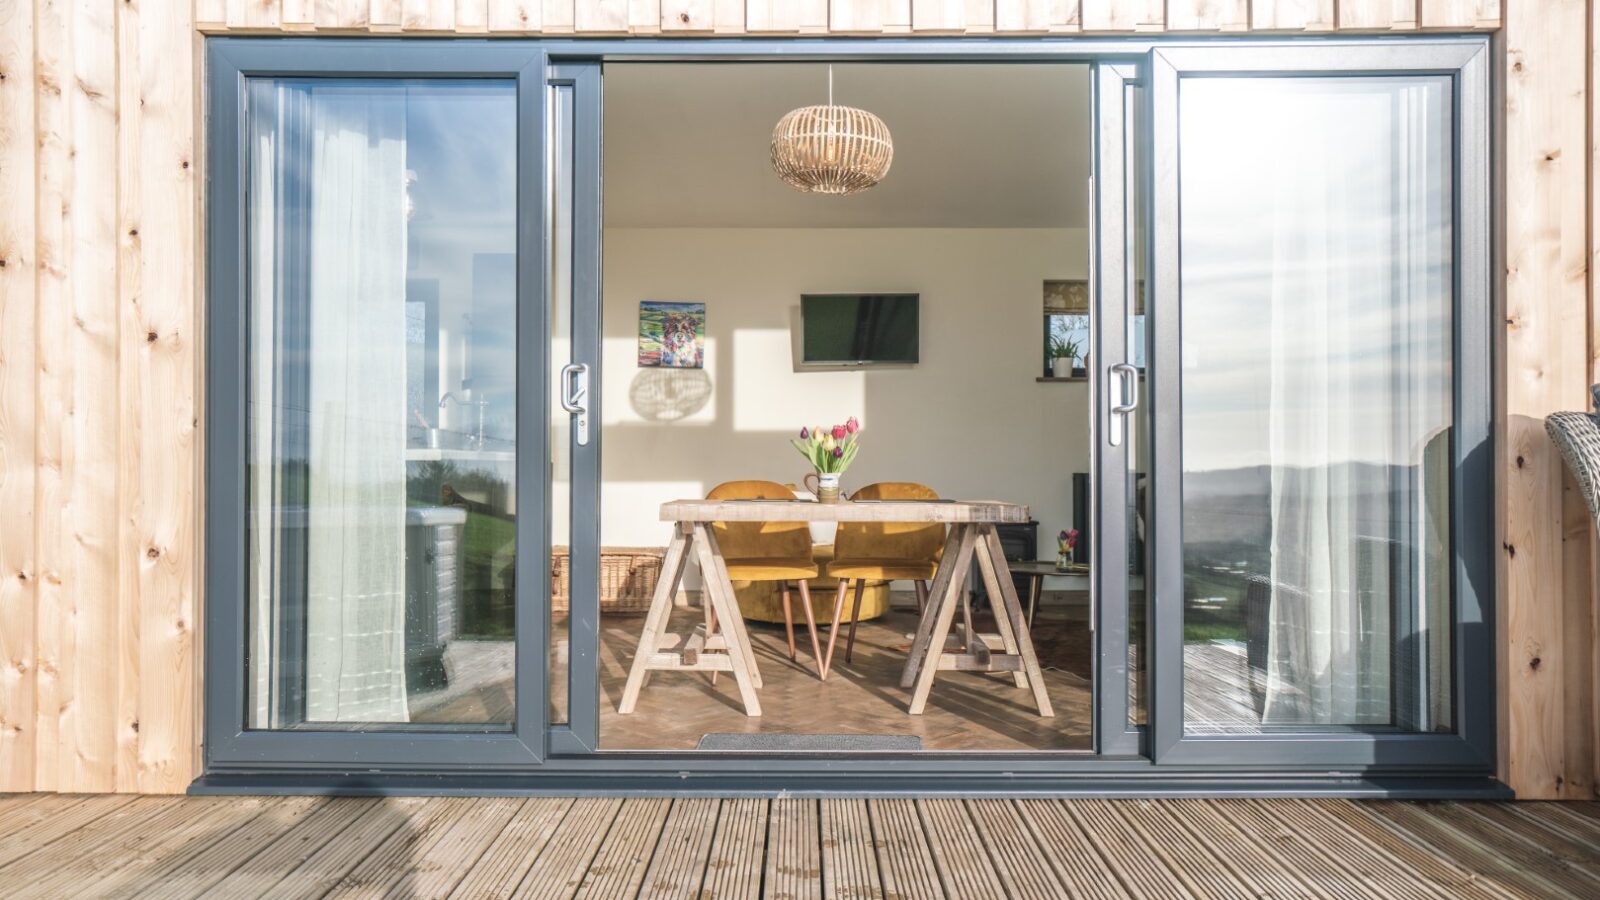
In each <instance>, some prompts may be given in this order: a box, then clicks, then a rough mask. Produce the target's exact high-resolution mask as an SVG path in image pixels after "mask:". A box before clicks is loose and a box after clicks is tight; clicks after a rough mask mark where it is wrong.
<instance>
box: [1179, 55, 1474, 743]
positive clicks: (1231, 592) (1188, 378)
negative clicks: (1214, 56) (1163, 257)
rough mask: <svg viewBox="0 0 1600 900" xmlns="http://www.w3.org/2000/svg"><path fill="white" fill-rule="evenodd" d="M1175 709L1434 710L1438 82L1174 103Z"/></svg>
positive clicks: (1444, 494) (1444, 594) (1441, 675)
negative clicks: (1179, 685)
mask: <svg viewBox="0 0 1600 900" xmlns="http://www.w3.org/2000/svg"><path fill="white" fill-rule="evenodd" d="M1179 140H1180V143H1179V146H1180V153H1181V161H1180V172H1179V179H1180V190H1181V195H1180V203H1181V209H1182V217H1183V218H1182V222H1181V288H1182V345H1181V354H1182V372H1181V378H1182V386H1183V394H1182V397H1183V402H1182V419H1183V423H1182V440H1183V460H1184V463H1183V468H1184V480H1183V508H1184V513H1183V535H1184V568H1185V581H1184V597H1185V615H1184V644H1185V659H1184V665H1185V673H1184V675H1185V680H1184V684H1185V693H1184V697H1185V722H1186V727H1187V729H1188V730H1189V731H1190V732H1219V731H1220V732H1238V731H1257V730H1262V729H1263V728H1266V729H1273V728H1284V729H1288V730H1307V729H1315V728H1326V727H1357V728H1362V729H1400V730H1421V731H1432V730H1448V729H1449V728H1450V727H1451V720H1450V678H1449V668H1448V667H1449V662H1450V652H1451V650H1450V635H1449V630H1448V621H1449V606H1450V571H1449V560H1450V546H1449V538H1448V534H1449V529H1448V519H1449V511H1450V485H1449V477H1448V476H1449V471H1450V457H1451V453H1450V426H1451V417H1452V411H1451V383H1452V374H1451V351H1450V339H1451V262H1452V261H1451V183H1452V181H1451V155H1450V152H1451V151H1450V147H1451V135H1450V91H1449V81H1448V79H1445V78H1261V79H1240V78H1210V79H1191V80H1188V81H1186V82H1185V83H1184V84H1183V86H1182V95H1181V122H1180V138H1179Z"/></svg>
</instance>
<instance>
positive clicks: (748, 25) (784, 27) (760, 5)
mask: <svg viewBox="0 0 1600 900" xmlns="http://www.w3.org/2000/svg"><path fill="white" fill-rule="evenodd" d="M860 5H865V6H872V5H881V4H873V3H872V2H871V0H864V2H863V3H862V4H860ZM828 7H829V3H828V0H748V2H747V3H746V4H745V25H744V27H745V30H747V31H749V32H750V33H751V34H757V33H776V34H783V33H788V34H793V33H797V32H799V33H817V32H822V31H827V30H828V28H829V24H830V19H829V10H828ZM853 15H856V16H858V17H864V16H870V15H871V13H867V12H856V13H853Z"/></svg>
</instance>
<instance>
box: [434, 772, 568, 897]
mask: <svg viewBox="0 0 1600 900" xmlns="http://www.w3.org/2000/svg"><path fill="white" fill-rule="evenodd" d="M576 802H577V801H575V800H573V799H572V798H570V797H535V798H533V799H530V800H528V801H527V802H526V803H524V804H523V805H522V806H521V807H520V808H519V809H518V810H517V812H516V814H515V815H513V816H512V817H511V819H510V821H508V822H507V823H506V826H505V828H504V829H503V830H502V831H501V832H500V833H499V834H498V835H497V836H496V837H495V839H494V841H493V842H491V843H490V844H489V847H488V849H486V850H484V851H483V855H482V856H481V857H479V858H478V861H477V863H475V864H474V865H473V867H472V869H471V870H470V871H468V872H467V874H466V876H465V877H463V878H462V879H461V882H460V883H459V884H457V885H456V887H455V890H453V891H451V892H450V896H451V897H455V898H463V900H465V898H472V900H481V898H488V897H508V896H510V895H511V892H512V891H514V890H516V887H517V885H518V884H521V883H522V878H523V876H524V875H526V874H527V872H528V869H529V868H531V867H532V866H533V863H534V861H535V860H537V859H538V858H539V855H540V854H541V853H543V852H544V848H545V847H546V846H548V845H549V843H550V837H551V835H553V834H555V833H556V829H557V828H559V827H560V826H561V822H562V820H564V819H565V818H566V816H567V814H568V813H569V812H571V810H572V807H573V804H575V803H576Z"/></svg>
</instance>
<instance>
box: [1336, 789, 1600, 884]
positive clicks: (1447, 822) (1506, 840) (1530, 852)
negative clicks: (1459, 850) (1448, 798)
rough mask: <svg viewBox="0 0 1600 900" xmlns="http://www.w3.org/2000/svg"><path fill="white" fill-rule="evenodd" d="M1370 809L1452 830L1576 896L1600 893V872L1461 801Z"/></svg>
mask: <svg viewBox="0 0 1600 900" xmlns="http://www.w3.org/2000/svg"><path fill="white" fill-rule="evenodd" d="M1367 809H1368V811H1369V812H1372V813H1373V814H1374V815H1381V816H1395V817H1397V818H1401V819H1405V820H1410V821H1416V822H1420V821H1426V822H1427V824H1428V826H1429V827H1430V828H1431V829H1433V830H1434V831H1439V830H1441V829H1448V830H1450V831H1452V832H1454V834H1455V835H1456V836H1457V837H1458V838H1459V839H1460V840H1463V841H1466V842H1467V843H1468V844H1470V845H1475V846H1477V847H1479V848H1480V849H1481V850H1482V851H1483V852H1486V853H1492V854H1494V855H1495V856H1497V857H1499V858H1500V859H1502V860H1505V861H1506V862H1507V863H1509V864H1510V865H1509V868H1511V869H1512V870H1514V871H1517V872H1519V873H1521V874H1523V875H1527V876H1534V877H1537V879H1538V880H1540V881H1543V882H1544V883H1545V884H1547V885H1550V886H1552V887H1555V888H1558V889H1560V890H1562V891H1564V892H1568V893H1570V894H1572V895H1574V896H1578V897H1597V896H1600V875H1596V874H1593V873H1590V872H1587V871H1584V870H1583V869H1582V868H1581V867H1579V866H1575V865H1573V864H1572V863H1571V861H1569V860H1567V859H1566V858H1564V857H1562V856H1560V855H1559V854H1557V853H1555V852H1554V851H1552V850H1551V849H1550V848H1549V847H1547V846H1542V845H1540V844H1538V843H1535V842H1533V841H1530V840H1528V839H1526V838H1524V837H1523V836H1522V835H1520V834H1517V833H1514V832H1509V831H1506V830H1504V829H1502V828H1499V827H1498V826H1496V825H1494V824H1493V823H1491V822H1486V821H1484V820H1482V819H1480V818H1478V817H1476V816H1473V815H1470V814H1469V813H1467V812H1466V811H1465V810H1464V809H1462V807H1461V806H1460V805H1458V804H1455V803H1442V802H1435V803H1420V804H1418V803H1408V804H1404V805H1401V804H1397V803H1395V802H1393V801H1374V802H1373V803H1370V804H1368V805H1367ZM1530 886H1531V882H1530Z"/></svg>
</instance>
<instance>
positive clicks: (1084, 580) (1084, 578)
mask: <svg viewBox="0 0 1600 900" xmlns="http://www.w3.org/2000/svg"><path fill="white" fill-rule="evenodd" d="M1006 567H1007V568H1009V569H1010V570H1011V571H1012V572H1013V573H1014V574H1017V575H1026V576H1028V629H1029V630H1030V631H1031V630H1032V629H1033V614H1034V613H1035V612H1036V611H1037V610H1038V608H1039V594H1040V593H1041V592H1042V590H1041V589H1042V588H1043V587H1044V580H1045V579H1046V578H1069V579H1072V582H1073V584H1072V586H1073V589H1075V590H1084V591H1087V590H1089V570H1088V569H1084V570H1083V571H1081V572H1073V571H1066V572H1063V571H1062V570H1060V569H1058V568H1056V564H1055V561H1054V560H1047V559H1018V560H1012V561H1011V562H1009V563H1007V565H1006Z"/></svg>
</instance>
